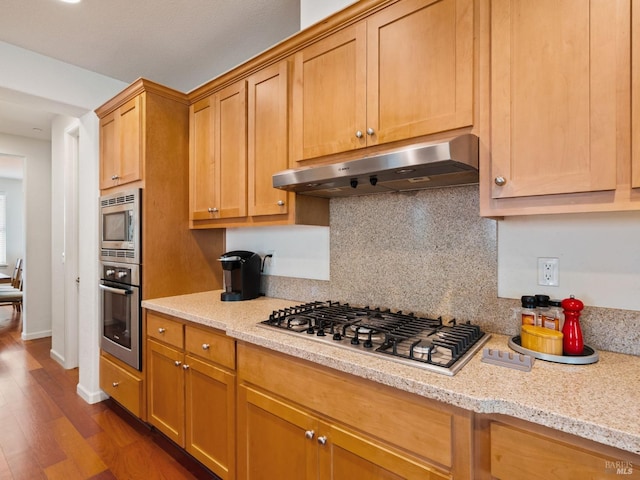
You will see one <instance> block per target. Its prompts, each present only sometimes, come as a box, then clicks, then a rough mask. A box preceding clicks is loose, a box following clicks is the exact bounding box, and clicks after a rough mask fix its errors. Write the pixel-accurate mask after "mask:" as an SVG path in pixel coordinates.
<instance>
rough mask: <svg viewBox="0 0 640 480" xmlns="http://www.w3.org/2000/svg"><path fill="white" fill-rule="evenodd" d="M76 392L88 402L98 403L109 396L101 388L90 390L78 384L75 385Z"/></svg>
mask: <svg viewBox="0 0 640 480" xmlns="http://www.w3.org/2000/svg"><path fill="white" fill-rule="evenodd" d="M76 393H77V394H78V395H79V396H80V397H81V398H82V399H83V400H84V401H85V402H87V403H89V404H94V403H98V402H101V401H103V400H106V399H107V398H109V395H107V394H106V393H104V392H103V391H102V390H98V391H97V392H91V391H89V390H87V389H86V388H84V387H83V386H82V385H80V384H78V385H77V386H76Z"/></svg>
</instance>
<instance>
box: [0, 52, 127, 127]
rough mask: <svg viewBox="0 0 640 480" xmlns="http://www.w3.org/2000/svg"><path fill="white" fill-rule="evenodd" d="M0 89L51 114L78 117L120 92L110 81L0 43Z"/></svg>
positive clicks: (123, 85) (115, 84) (119, 84)
mask: <svg viewBox="0 0 640 480" xmlns="http://www.w3.org/2000/svg"><path fill="white" fill-rule="evenodd" d="M0 65H3V68H2V75H0V88H4V89H7V90H11V91H14V92H19V93H20V94H22V95H23V96H32V97H33V98H35V99H38V100H40V101H41V104H42V105H43V106H45V108H47V109H48V111H50V112H52V113H57V114H60V115H71V116H80V115H84V114H85V113H86V112H87V111H88V110H93V109H95V108H96V107H98V106H100V105H102V104H103V103H104V102H106V101H107V100H109V99H110V98H111V97H113V96H114V95H115V94H116V93H118V92H119V91H120V90H122V89H123V88H124V87H125V86H126V84H125V83H123V82H121V81H119V80H115V79H113V78H109V77H106V76H104V75H100V74H98V73H95V72H91V71H89V70H85V69H82V68H79V67H76V66H74V65H71V64H68V63H64V62H61V61H59V60H55V59H53V58H50V57H46V56H44V55H40V54H39V53H34V52H31V51H29V50H25V49H24V48H20V47H16V46H14V45H11V44H8V43H5V42H0Z"/></svg>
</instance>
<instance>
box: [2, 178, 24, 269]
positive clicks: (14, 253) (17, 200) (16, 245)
mask: <svg viewBox="0 0 640 480" xmlns="http://www.w3.org/2000/svg"><path fill="white" fill-rule="evenodd" d="M0 192H4V193H6V195H7V204H6V207H7V267H6V268H0V271H2V273H5V274H7V275H13V267H15V265H16V260H17V259H18V258H24V198H23V196H24V193H23V188H22V180H17V179H15V178H0Z"/></svg>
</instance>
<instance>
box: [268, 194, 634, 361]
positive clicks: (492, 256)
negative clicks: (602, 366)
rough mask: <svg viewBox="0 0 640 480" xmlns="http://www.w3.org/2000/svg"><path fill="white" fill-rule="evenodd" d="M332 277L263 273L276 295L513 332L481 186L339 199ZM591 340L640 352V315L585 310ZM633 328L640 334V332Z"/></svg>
mask: <svg viewBox="0 0 640 480" xmlns="http://www.w3.org/2000/svg"><path fill="white" fill-rule="evenodd" d="M330 210H331V211H330V214H331V219H330V247H331V260H330V264H331V265H330V267H331V268H330V278H331V279H330V281H328V282H326V281H317V280H306V279H297V278H285V277H273V276H271V277H264V285H263V287H264V289H265V290H264V291H265V292H266V293H267V295H268V296H272V297H278V298H288V299H291V300H300V301H310V300H327V299H332V300H339V301H341V302H349V303H352V304H354V305H370V306H382V307H389V308H392V309H394V310H403V311H406V312H416V313H417V314H421V315H427V316H435V317H437V316H442V317H443V319H445V320H449V319H451V318H454V317H455V318H456V319H458V320H462V321H466V320H471V321H473V322H474V323H477V324H480V325H481V326H482V327H483V328H484V329H485V330H487V331H489V332H495V333H502V334H507V335H515V334H516V333H517V332H518V330H519V327H518V322H517V321H516V319H515V310H516V308H517V307H518V306H519V301H518V300H513V299H501V298H498V296H497V236H496V231H497V225H496V221H495V220H491V219H486V218H481V217H480V216H479V215H478V211H479V206H478V186H477V185H470V186H462V187H451V188H440V189H433V190H422V191H416V192H406V193H389V194H382V195H366V196H360V197H349V198H333V199H331V204H330ZM581 323H582V328H583V333H584V337H585V343H587V344H588V345H590V346H592V347H594V348H596V349H601V350H611V351H617V352H622V353H631V354H634V355H640V312H633V311H625V310H614V309H605V308H589V307H587V308H585V310H584V312H583V315H582V318H581ZM633 332H635V333H633Z"/></svg>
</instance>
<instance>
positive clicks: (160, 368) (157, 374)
mask: <svg viewBox="0 0 640 480" xmlns="http://www.w3.org/2000/svg"><path fill="white" fill-rule="evenodd" d="M183 357H184V355H183V354H182V352H180V351H178V350H176V349H174V348H170V347H168V346H166V345H162V344H160V343H158V342H155V341H153V340H147V388H148V390H147V402H148V404H147V408H148V421H149V423H151V424H152V425H154V426H155V427H156V428H157V429H158V430H160V431H161V432H162V433H164V434H165V435H166V436H167V437H169V438H170V439H171V440H173V441H174V442H175V443H176V444H178V445H180V446H181V447H183V448H184V446H185V443H184V373H183V368H182V362H183Z"/></svg>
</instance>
